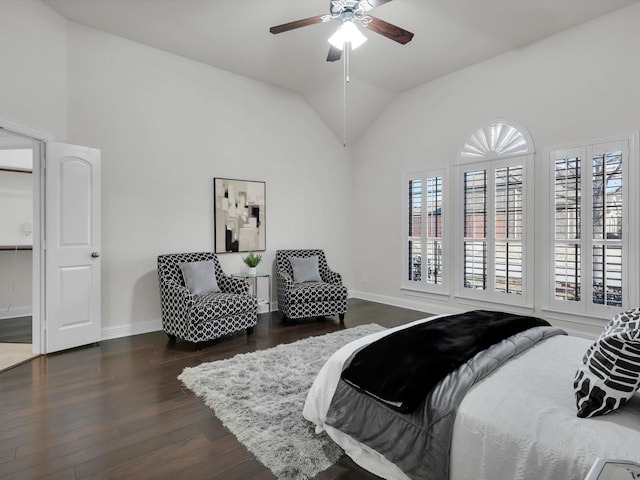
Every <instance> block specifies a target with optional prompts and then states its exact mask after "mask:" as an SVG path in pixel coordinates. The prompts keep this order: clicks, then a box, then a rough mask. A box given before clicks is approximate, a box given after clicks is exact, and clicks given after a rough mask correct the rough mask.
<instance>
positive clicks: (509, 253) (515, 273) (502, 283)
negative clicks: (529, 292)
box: [495, 242, 522, 295]
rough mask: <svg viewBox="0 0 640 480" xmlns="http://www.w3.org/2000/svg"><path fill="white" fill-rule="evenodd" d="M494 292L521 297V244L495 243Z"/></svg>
mask: <svg viewBox="0 0 640 480" xmlns="http://www.w3.org/2000/svg"><path fill="white" fill-rule="evenodd" d="M495 248H496V260H495V264H496V265H495V274H496V285H495V290H496V292H502V293H513V294H516V295H522V242H508V243H507V242H496V247H495Z"/></svg>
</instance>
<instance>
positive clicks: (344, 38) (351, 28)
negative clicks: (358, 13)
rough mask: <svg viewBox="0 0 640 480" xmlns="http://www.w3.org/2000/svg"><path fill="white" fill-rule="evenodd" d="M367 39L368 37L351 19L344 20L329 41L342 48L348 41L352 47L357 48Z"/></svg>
mask: <svg viewBox="0 0 640 480" xmlns="http://www.w3.org/2000/svg"><path fill="white" fill-rule="evenodd" d="M366 41H367V37H365V36H364V35H363V34H362V32H361V31H360V30H358V27H356V25H355V24H354V23H353V22H351V21H349V20H347V21H345V22H343V23H342V25H340V26H339V27H338V30H336V33H334V34H333V35H331V37H329V43H330V44H331V45H333V46H334V47H336V48H338V49H340V50H343V49H344V44H345V43H347V42H349V43H351V48H352V49H356V48H358V47H359V46H360V45H362V44H363V43H364V42H366Z"/></svg>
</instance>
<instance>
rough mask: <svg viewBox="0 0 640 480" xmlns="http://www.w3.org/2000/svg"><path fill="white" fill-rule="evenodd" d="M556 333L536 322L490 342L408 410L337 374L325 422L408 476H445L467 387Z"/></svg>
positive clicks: (432, 479)
mask: <svg viewBox="0 0 640 480" xmlns="http://www.w3.org/2000/svg"><path fill="white" fill-rule="evenodd" d="M560 334H566V333H565V332H564V331H563V330H561V329H559V328H555V327H536V328H531V329H529V330H525V331H524V332H521V333H519V334H516V335H514V336H512V337H509V338H508V339H506V340H503V341H502V342H500V343H497V344H495V345H493V346H492V347H490V348H488V349H487V350H484V351H482V352H480V353H478V354H477V355H476V356H475V357H473V358H472V359H471V360H469V361H468V362H467V363H465V364H464V365H462V366H461V367H460V368H458V369H457V370H456V371H454V372H452V373H450V374H449V375H448V376H446V377H445V378H444V379H443V380H442V381H441V382H440V383H439V384H438V385H437V386H436V387H435V388H434V389H433V390H432V391H431V393H430V394H429V395H428V396H427V398H426V399H425V401H424V402H423V403H422V404H421V405H420V407H418V408H417V409H416V410H415V411H413V412H412V413H409V414H402V413H399V412H396V411H394V410H392V409H390V408H389V407H386V406H385V405H383V404H382V403H380V402H378V401H376V400H375V399H374V398H372V397H371V396H369V395H367V394H365V393H360V392H358V391H356V390H355V389H354V388H352V387H351V386H349V385H348V384H347V383H346V382H344V381H343V380H340V382H339V383H338V387H337V389H336V392H335V394H334V396H333V399H332V401H331V406H330V407H329V411H328V412H327V418H326V423H327V424H328V425H331V426H332V427H334V428H336V429H338V430H340V431H342V432H343V433H346V434H347V435H349V436H351V437H352V438H354V439H356V440H357V441H359V442H360V443H363V444H365V445H367V446H369V447H371V448H372V449H374V450H376V451H378V452H380V453H381V454H383V455H384V456H385V457H386V459H387V460H389V461H390V462H392V463H395V464H396V465H397V466H398V467H399V468H400V469H401V470H402V471H403V472H405V473H406V475H407V476H408V477H409V478H412V479H414V480H445V479H448V478H449V456H450V450H451V440H452V434H453V423H454V421H455V415H456V411H457V409H458V406H459V405H460V403H461V402H462V399H463V398H464V396H465V394H466V393H467V391H469V389H470V388H471V387H472V386H473V384H474V383H476V382H478V381H479V380H481V379H482V378H484V377H485V376H486V375H488V374H489V373H491V372H492V371H493V370H494V369H496V368H498V367H499V366H500V365H502V364H503V363H504V362H506V361H507V360H509V359H510V358H511V357H513V356H515V355H518V354H520V353H521V352H523V351H524V350H526V349H528V348H529V347H531V346H533V345H535V344H536V343H537V342H539V341H541V340H543V339H545V338H548V337H551V336H554V335H560ZM348 363H349V362H347V363H346V364H345V366H346V365H348ZM523 374H526V372H523Z"/></svg>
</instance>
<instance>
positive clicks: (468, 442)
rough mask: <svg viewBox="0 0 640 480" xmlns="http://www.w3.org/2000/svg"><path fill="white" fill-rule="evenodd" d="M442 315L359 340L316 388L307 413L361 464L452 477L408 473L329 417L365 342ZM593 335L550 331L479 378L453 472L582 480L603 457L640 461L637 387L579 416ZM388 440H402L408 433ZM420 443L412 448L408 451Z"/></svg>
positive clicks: (454, 446) (456, 424) (462, 418)
mask: <svg viewBox="0 0 640 480" xmlns="http://www.w3.org/2000/svg"><path fill="white" fill-rule="evenodd" d="M441 317H444V316H436V317H430V318H428V319H423V320H418V321H416V322H412V323H410V324H408V325H403V326H400V327H396V328H392V329H388V330H385V331H383V332H379V333H375V334H373V335H369V336H367V337H364V338H361V339H358V340H356V341H354V342H351V343H350V344H348V345H346V346H345V347H343V348H341V349H340V350H338V351H337V352H336V353H335V354H334V355H333V356H332V357H331V358H330V359H329V360H328V361H327V363H326V364H325V365H324V367H323V368H322V370H321V371H320V372H319V374H318V376H317V378H316V380H315V382H314V383H313V385H312V387H311V389H310V391H309V394H308V396H307V400H306V403H305V406H304V410H303V415H304V417H305V418H306V419H308V420H309V421H311V422H313V423H314V424H315V425H316V427H315V428H316V432H317V433H320V432H322V431H325V432H326V433H327V434H328V435H329V436H330V437H331V438H332V439H333V441H335V442H336V443H337V444H338V445H340V446H341V447H342V448H343V449H344V451H345V453H346V454H347V455H348V456H349V457H350V458H351V459H352V460H353V461H354V462H356V463H357V464H358V465H360V466H361V467H363V468H365V469H366V470H368V471H370V472H371V473H374V474H376V475H378V476H380V477H383V478H388V479H399V480H400V479H401V480H405V479H409V478H411V479H412V480H416V478H425V479H428V480H445V478H442V477H440V478H437V477H429V476H424V477H420V476H418V477H416V476H415V475H413V473H412V474H411V476H409V475H407V474H406V473H405V472H404V471H403V469H401V468H400V467H399V466H398V464H397V463H394V462H392V461H390V460H388V459H387V457H386V456H385V453H386V452H380V451H377V450H376V449H374V448H371V447H370V446H368V445H367V444H365V443H371V442H370V439H358V438H354V437H353V436H352V435H350V434H346V433H344V432H343V431H341V430H340V429H338V428H335V427H333V426H332V425H329V424H328V423H327V417H328V415H329V413H332V412H330V407H331V404H332V400H333V399H334V395H337V394H336V390H340V389H344V385H340V384H341V381H340V376H341V373H342V371H343V369H344V368H345V367H346V366H347V365H348V364H349V362H350V360H351V359H352V357H353V356H354V355H355V354H356V353H357V352H358V351H360V350H361V349H362V348H364V347H365V346H366V345H369V344H371V343H372V342H374V341H375V340H377V339H379V338H382V337H384V336H387V335H390V334H391V333H393V332H396V331H399V330H402V329H405V328H410V327H411V326H414V325H417V324H420V323H424V322H429V321H432V320H434V319H437V318H441ZM592 343H593V342H592V341H591V340H587V339H583V338H579V337H573V336H567V335H553V336H550V337H548V338H545V339H542V340H540V341H538V342H537V343H535V344H534V345H532V346H530V347H529V348H527V349H526V350H524V351H522V352H521V353H518V354H517V355H515V356H513V357H512V358H511V359H509V360H507V361H506V362H505V363H503V364H502V365H501V366H499V367H498V368H496V369H495V370H493V371H492V372H491V373H489V374H488V375H487V376H485V377H484V378H483V379H482V380H480V381H478V382H477V383H475V384H474V385H473V386H472V387H471V388H470V389H469V391H468V392H467V393H466V395H465V396H464V398H463V399H462V401H461V403H460V404H459V406H458V408H457V412H456V414H455V415H454V420H452V422H453V428H452V430H453V431H452V434H451V439H450V451H449V453H448V454H449V457H448V458H449V462H448V469H449V471H448V477H449V480H501V479H509V480H511V479H514V480H559V479H562V480H583V479H584V478H585V477H586V475H587V473H588V472H589V470H590V468H591V466H592V465H593V463H594V462H595V461H596V459H598V458H614V459H625V460H631V461H635V462H640V395H639V394H638V393H636V394H635V395H633V396H632V398H631V399H630V400H629V401H627V403H626V404H625V405H624V406H623V407H622V408H620V409H618V410H616V411H614V412H611V413H609V414H607V415H603V416H598V417H594V418H578V417H577V416H576V404H575V394H574V388H573V381H574V376H575V374H576V369H577V366H578V365H579V364H580V362H581V359H582V358H583V356H584V355H585V352H586V351H587V349H588V348H589V346H590V345H591V344H592ZM358 394H359V395H364V394H362V393H358ZM374 403H376V405H377V407H376V408H377V409H378V410H377V411H375V412H373V414H372V418H374V417H375V416H376V415H377V414H378V413H385V414H387V413H388V410H389V408H388V407H387V406H386V405H383V404H382V403H380V402H374ZM343 413H344V412H343ZM348 413H349V412H348ZM368 414H371V412H369V413H368ZM394 415H397V416H399V417H401V416H402V415H403V414H402V413H395V414H394ZM389 440H390V442H391V443H395V444H402V442H403V439H402V435H394V438H392V439H389ZM373 443H374V444H375V443H376V442H373ZM387 443H389V442H387ZM411 448H412V446H411V445H407V446H406V449H407V451H409V450H411ZM423 453H424V452H419V455H422V454H423ZM414 454H415V452H414ZM426 457H428V455H426Z"/></svg>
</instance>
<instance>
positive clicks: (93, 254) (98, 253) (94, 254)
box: [91, 252, 100, 258]
mask: <svg viewBox="0 0 640 480" xmlns="http://www.w3.org/2000/svg"><path fill="white" fill-rule="evenodd" d="M99 256H100V252H91V258H98V257H99Z"/></svg>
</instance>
